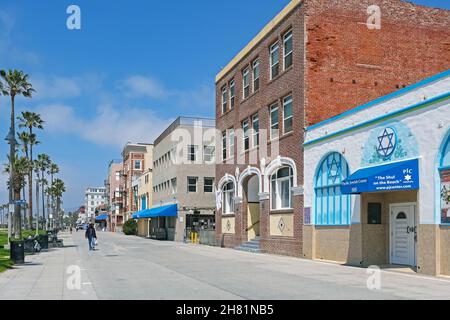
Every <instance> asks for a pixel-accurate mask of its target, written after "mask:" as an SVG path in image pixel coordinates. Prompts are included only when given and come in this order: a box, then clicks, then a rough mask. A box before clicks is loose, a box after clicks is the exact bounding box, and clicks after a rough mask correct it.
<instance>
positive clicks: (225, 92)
mask: <svg viewBox="0 0 450 320" xmlns="http://www.w3.org/2000/svg"><path fill="white" fill-rule="evenodd" d="M227 109H228V88H227V86H223V87H222V114H225V113H227Z"/></svg>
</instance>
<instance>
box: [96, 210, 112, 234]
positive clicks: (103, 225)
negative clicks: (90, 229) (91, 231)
mask: <svg viewBox="0 0 450 320" xmlns="http://www.w3.org/2000/svg"><path fill="white" fill-rule="evenodd" d="M108 220H109V215H108V214H106V213H104V214H101V215H99V216H98V217H96V218H95V224H96V225H97V229H98V230H107V228H108Z"/></svg>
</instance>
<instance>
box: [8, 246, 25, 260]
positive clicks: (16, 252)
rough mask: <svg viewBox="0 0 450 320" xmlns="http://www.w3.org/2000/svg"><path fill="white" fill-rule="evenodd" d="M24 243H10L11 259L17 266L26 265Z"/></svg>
mask: <svg viewBox="0 0 450 320" xmlns="http://www.w3.org/2000/svg"><path fill="white" fill-rule="evenodd" d="M24 247H25V245H24V241H23V240H21V241H11V242H10V258H11V260H12V261H13V262H14V263H15V264H24V263H25V250H24Z"/></svg>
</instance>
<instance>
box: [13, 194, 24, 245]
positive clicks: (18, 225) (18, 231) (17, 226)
mask: <svg viewBox="0 0 450 320" xmlns="http://www.w3.org/2000/svg"><path fill="white" fill-rule="evenodd" d="M14 200H15V201H19V200H20V189H17V190H14ZM14 210H15V215H14V238H16V239H20V238H21V237H22V219H21V218H22V216H21V215H20V206H19V205H17V204H15V205H14Z"/></svg>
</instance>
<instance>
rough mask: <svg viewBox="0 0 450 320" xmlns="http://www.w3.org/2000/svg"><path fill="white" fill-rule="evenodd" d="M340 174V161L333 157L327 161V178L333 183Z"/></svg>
mask: <svg viewBox="0 0 450 320" xmlns="http://www.w3.org/2000/svg"><path fill="white" fill-rule="evenodd" d="M340 176H341V161H338V160H336V158H335V157H333V160H331V162H330V163H328V179H330V180H331V181H333V183H335V182H336V180H338V179H339V177H340Z"/></svg>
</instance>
